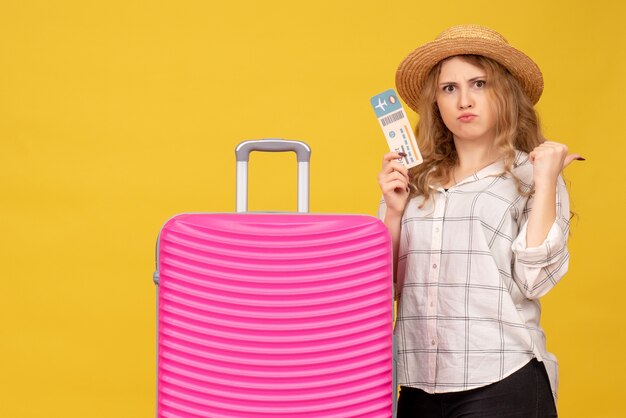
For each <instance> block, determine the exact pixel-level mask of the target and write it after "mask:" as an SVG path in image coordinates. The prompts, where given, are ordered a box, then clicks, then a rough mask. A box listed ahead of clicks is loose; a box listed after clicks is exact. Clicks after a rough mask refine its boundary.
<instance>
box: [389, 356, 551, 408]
mask: <svg viewBox="0 0 626 418" xmlns="http://www.w3.org/2000/svg"><path fill="white" fill-rule="evenodd" d="M556 416H557V415H556V408H555V406H554V398H553V397H552V392H551V390H550V381H549V380H548V374H547V373H546V368H545V367H544V365H543V363H541V362H539V361H537V360H536V359H533V360H531V361H530V362H529V363H528V364H527V365H526V366H524V367H522V368H521V369H520V370H518V371H516V372H515V373H513V374H512V375H510V376H509V377H507V378H505V379H504V380H502V381H500V382H496V383H493V384H491V385H488V386H485V387H482V388H478V389H472V390H467V391H462V392H450V393H436V394H429V393H426V392H424V391H423V390H420V389H415V388H409V387H405V386H402V387H401V388H400V398H399V400H398V418H431V417H432V418H491V417H493V418H548V417H550V418H552V417H556Z"/></svg>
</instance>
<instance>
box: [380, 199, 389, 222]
mask: <svg viewBox="0 0 626 418" xmlns="http://www.w3.org/2000/svg"><path fill="white" fill-rule="evenodd" d="M385 213H387V204H386V203H385V199H384V198H382V197H381V198H380V203H379V204H378V219H380V220H381V221H383V222H385Z"/></svg>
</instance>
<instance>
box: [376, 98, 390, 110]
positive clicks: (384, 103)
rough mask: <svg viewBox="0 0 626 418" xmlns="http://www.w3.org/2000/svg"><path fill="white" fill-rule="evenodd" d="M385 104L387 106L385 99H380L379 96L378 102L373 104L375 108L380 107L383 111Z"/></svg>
mask: <svg viewBox="0 0 626 418" xmlns="http://www.w3.org/2000/svg"><path fill="white" fill-rule="evenodd" d="M385 106H389V105H388V104H387V100H381V99H380V97H379V98H378V104H377V105H376V106H374V107H375V108H376V109H380V110H382V111H383V112H384V111H385Z"/></svg>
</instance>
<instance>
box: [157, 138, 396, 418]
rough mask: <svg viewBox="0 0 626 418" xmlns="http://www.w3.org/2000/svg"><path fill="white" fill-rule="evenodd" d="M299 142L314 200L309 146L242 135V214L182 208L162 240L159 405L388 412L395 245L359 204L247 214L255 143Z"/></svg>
mask: <svg viewBox="0 0 626 418" xmlns="http://www.w3.org/2000/svg"><path fill="white" fill-rule="evenodd" d="M256 150H260V151H287V150H289V151H295V152H296V153H297V156H298V164H299V169H298V211H299V212H308V196H309V193H308V173H309V157H310V149H309V148H308V146H307V145H306V144H304V143H302V142H297V141H284V140H261V141H246V142H243V143H241V144H240V145H239V146H238V147H237V150H236V154H237V213H213V214H211V213H204V214H181V215H177V216H175V217H173V218H171V219H170V220H169V221H167V223H166V224H165V226H164V227H163V228H162V230H161V232H160V234H159V238H158V241H157V254H156V255H157V270H156V272H155V276H154V279H155V282H156V283H157V285H158V295H157V303H158V308H157V311H158V320H157V322H158V330H157V334H158V336H157V338H158V341H157V346H158V353H157V362H158V363H157V368H158V381H157V416H158V417H168V418H171V417H181V418H183V417H184V418H188V417H212V418H222V417H223V418H226V417H228V418H239V417H246V418H249V417H259V418H265V417H281V418H287V417H300V418H313V417H319V418H321V417H323V418H348V417H376V418H387V417H391V416H392V405H393V401H392V397H393V395H392V394H393V392H394V391H393V383H392V315H393V296H392V278H391V277H392V276H391V274H392V272H391V269H392V267H391V243H390V238H389V235H388V233H387V229H386V228H385V226H384V224H383V223H382V222H380V221H379V220H378V219H376V218H374V217H370V216H363V215H322V214H309V213H251V212H246V211H247V164H248V159H249V154H250V152H251V151H256Z"/></svg>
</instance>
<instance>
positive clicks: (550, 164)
mask: <svg viewBox="0 0 626 418" xmlns="http://www.w3.org/2000/svg"><path fill="white" fill-rule="evenodd" d="M567 151H568V149H567V145H565V144H559V143H558V142H552V141H546V142H544V143H543V144H541V145H539V146H538V147H535V149H534V150H532V152H531V153H530V154H529V157H530V162H531V163H532V165H533V179H534V182H535V187H554V186H555V185H556V180H557V178H558V177H559V174H561V171H563V169H564V168H565V167H567V166H568V165H569V164H570V163H571V162H572V161H574V160H584V158H582V157H581V156H580V155H579V154H569V155H568V154H567Z"/></svg>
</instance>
